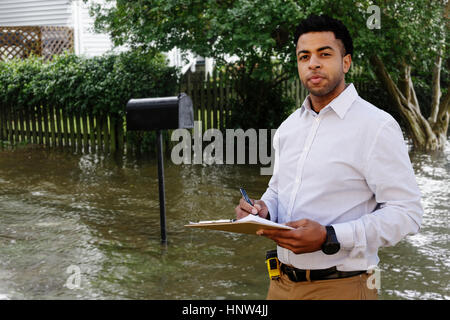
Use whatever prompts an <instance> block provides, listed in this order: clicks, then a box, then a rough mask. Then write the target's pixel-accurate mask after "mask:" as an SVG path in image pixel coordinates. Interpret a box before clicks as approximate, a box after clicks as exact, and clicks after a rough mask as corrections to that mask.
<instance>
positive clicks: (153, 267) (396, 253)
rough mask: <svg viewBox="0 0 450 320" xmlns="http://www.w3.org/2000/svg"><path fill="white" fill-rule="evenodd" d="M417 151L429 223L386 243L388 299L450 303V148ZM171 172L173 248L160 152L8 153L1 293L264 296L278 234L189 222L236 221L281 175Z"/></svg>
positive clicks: (0, 222)
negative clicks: (245, 201)
mask: <svg viewBox="0 0 450 320" xmlns="http://www.w3.org/2000/svg"><path fill="white" fill-rule="evenodd" d="M410 156H411V159H412V162H413V166H414V170H415V172H416V177H417V182H418V184H419V186H420V188H421V190H422V193H423V206H424V208H425V216H424V219H423V226H422V229H421V231H420V233H419V234H417V235H413V236H408V237H407V238H406V239H404V240H402V241H401V242H400V243H399V244H397V245H396V246H395V247H390V248H382V249H381V250H380V253H379V255H380V259H381V262H380V265H379V269H380V270H381V272H380V275H381V277H380V280H381V281H380V284H381V290H380V292H381V296H380V298H381V299H450V284H449V280H450V271H449V268H450V257H449V247H450V245H449V211H450V205H449V199H450V197H449V193H450V183H449V182H450V179H449V178H450V164H449V163H450V146H449V145H447V147H446V150H445V151H444V152H441V153H436V154H433V155H429V154H421V153H411V154H410ZM165 178H166V206H167V236H168V245H167V246H166V247H164V246H161V244H160V226H159V202H158V178H157V163H156V157H147V158H141V159H136V158H134V159H132V158H123V159H121V161H120V162H118V161H117V160H114V159H110V158H105V157H103V156H100V155H74V154H71V153H69V152H67V151H62V150H61V151H55V150H53V151H49V150H46V149H44V148H41V147H36V146H25V147H20V148H17V149H14V150H3V151H0V299H264V298H265V296H266V292H267V286H268V282H269V280H268V276H267V270H266V266H265V262H264V258H265V252H266V251H267V250H270V249H273V248H274V247H275V246H274V244H273V243H272V242H271V241H270V240H268V239H266V238H261V237H257V236H252V235H239V234H232V233H225V232H219V231H210V230H198V229H196V230H191V229H187V228H185V227H183V225H184V224H186V223H188V222H189V221H198V220H205V219H207V220H209V219H223V218H228V217H229V218H233V217H234V207H235V205H236V204H237V202H238V201H239V198H240V194H239V189H238V187H239V186H241V185H243V186H245V187H246V189H247V192H248V193H249V195H250V197H252V198H256V197H259V196H260V195H261V194H262V193H263V192H264V191H265V188H266V186H267V183H268V180H269V176H261V175H260V168H259V167H258V166H246V165H215V166H202V165H181V166H179V165H174V164H172V163H171V162H170V159H166V161H165ZM77 281H78V282H77Z"/></svg>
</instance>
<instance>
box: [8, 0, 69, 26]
mask: <svg viewBox="0 0 450 320" xmlns="http://www.w3.org/2000/svg"><path fill="white" fill-rule="evenodd" d="M36 25H39V26H68V25H72V15H71V12H70V1H69V0H1V1H0V26H36Z"/></svg>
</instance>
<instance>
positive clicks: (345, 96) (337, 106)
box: [302, 83, 358, 119]
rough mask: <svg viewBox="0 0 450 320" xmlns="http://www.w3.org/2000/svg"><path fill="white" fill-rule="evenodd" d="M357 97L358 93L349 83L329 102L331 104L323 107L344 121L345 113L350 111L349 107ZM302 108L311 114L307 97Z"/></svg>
mask: <svg viewBox="0 0 450 320" xmlns="http://www.w3.org/2000/svg"><path fill="white" fill-rule="evenodd" d="M357 97H358V92H357V91H356V89H355V86H354V85H353V83H350V84H349V85H347V87H346V88H345V89H344V91H342V92H341V94H339V95H338V96H337V97H336V98H334V99H333V100H331V102H330V103H329V104H328V105H327V106H325V108H327V107H330V108H332V109H333V110H334V112H336V114H337V115H338V116H339V118H341V119H344V116H345V114H346V113H347V111H348V109H350V106H351V105H352V104H353V101H355V99H356V98H357ZM302 107H303V108H305V109H307V110H310V111H311V112H313V111H312V109H311V101H310V100H309V95H308V96H307V97H306V99H305V100H304V101H303V104H302ZM325 108H323V109H325ZM323 109H322V110H323ZM322 110H321V111H322Z"/></svg>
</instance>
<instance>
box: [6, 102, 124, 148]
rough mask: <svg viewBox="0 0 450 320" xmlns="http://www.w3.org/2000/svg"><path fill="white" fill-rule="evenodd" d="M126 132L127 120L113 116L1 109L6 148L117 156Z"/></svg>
mask: <svg viewBox="0 0 450 320" xmlns="http://www.w3.org/2000/svg"><path fill="white" fill-rule="evenodd" d="M124 132H125V129H124V122H123V120H122V119H120V118H118V117H114V116H110V115H95V116H94V115H82V114H78V115H75V114H68V113H66V112H64V111H63V110H62V109H60V108H55V107H52V106H50V107H49V106H38V107H35V108H33V109H32V110H15V109H14V108H11V107H6V106H1V107H0V141H2V142H3V143H2V145H3V144H5V142H6V143H8V144H10V145H19V144H21V143H24V144H25V143H32V144H40V145H45V146H48V147H53V148H55V147H71V148H72V149H73V150H74V151H78V152H85V153H89V152H95V151H101V152H106V153H115V152H116V151H117V150H123V149H124V143H125V139H124Z"/></svg>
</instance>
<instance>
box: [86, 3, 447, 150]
mask: <svg viewBox="0 0 450 320" xmlns="http://www.w3.org/2000/svg"><path fill="white" fill-rule="evenodd" d="M107 1H108V2H109V6H101V5H94V6H92V12H93V14H94V15H95V16H96V27H97V29H98V30H102V31H106V32H108V33H109V34H110V35H111V36H112V39H113V41H114V42H115V44H117V45H121V44H124V43H128V44H130V45H132V46H151V47H155V48H157V49H159V50H162V51H169V50H170V49H172V48H174V47H178V48H180V49H183V50H190V51H192V52H194V53H196V54H198V55H201V56H205V57H213V58H215V59H216V60H217V61H218V62H219V63H224V62H225V58H226V57H227V56H233V55H236V56H238V57H239V58H240V61H239V63H238V65H239V70H240V76H241V77H242V78H243V79H245V81H251V80H258V81H265V82H266V83H267V82H269V83H270V84H271V86H273V87H274V88H275V87H276V86H277V85H279V84H280V83H281V82H282V81H283V80H285V79H287V78H291V77H295V76H296V62H295V61H296V59H295V46H294V44H293V42H292V39H293V33H294V31H295V26H296V25H297V23H298V21H299V20H300V19H302V18H305V17H306V16H308V15H309V14H310V13H316V14H321V13H326V14H328V15H330V16H333V17H335V18H337V19H340V20H342V21H343V22H344V24H345V25H346V26H347V27H348V29H349V31H350V33H351V34H352V36H353V38H354V43H355V54H354V57H353V61H354V64H355V65H356V66H358V67H359V68H360V69H362V70H364V75H365V76H366V77H367V79H371V80H372V81H373V80H375V79H378V81H379V82H380V83H382V84H383V85H384V87H385V88H386V90H387V92H388V93H389V96H390V97H391V100H392V101H393V105H394V107H395V108H396V110H397V111H398V113H399V114H401V115H402V117H403V118H404V120H405V121H404V122H405V123H407V129H408V130H407V132H408V135H409V137H410V138H411V139H412V141H413V143H414V147H416V148H417V149H427V150H435V149H439V148H442V147H443V146H444V144H445V141H446V135H447V131H448V123H449V117H450V115H449V113H450V111H449V94H450V90H449V88H448V85H449V83H448V80H447V79H446V77H447V75H448V71H447V69H445V68H443V65H446V64H447V65H448V63H449V61H448V57H447V56H446V52H447V48H448V34H447V32H446V31H447V29H448V10H447V11H445V7H446V6H448V0H416V1H407V0H399V1H389V0H384V1H368V0H365V1H352V0H342V1H333V0H316V1H309V0H297V1H294V0H138V1H125V0H116V1H113V0H107ZM113 2H115V3H116V5H113ZM371 5H375V6H377V7H376V8H379V9H380V15H379V18H380V19H379V20H380V21H379V24H380V29H370V28H369V27H370V25H369V27H368V26H367V24H368V23H367V22H368V20H369V19H370V18H371V15H372V13H371V12H370V11H367V10H368V8H369V9H370V6H371ZM372 8H373V7H372ZM446 15H447V16H446ZM430 70H432V72H431V73H430ZM417 83H419V84H420V85H421V86H422V87H424V88H426V89H427V90H430V91H431V92H432V94H431V95H430V99H428V101H426V102H425V103H421V104H420V103H419V100H420V99H418V97H417V94H416V91H415V87H414V85H415V84H417ZM271 86H268V87H269V88H270V87H271ZM441 88H443V89H441ZM427 111H428V112H429V114H428V115H427V114H425V113H426V112H427Z"/></svg>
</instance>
